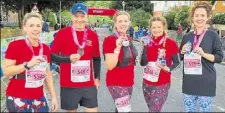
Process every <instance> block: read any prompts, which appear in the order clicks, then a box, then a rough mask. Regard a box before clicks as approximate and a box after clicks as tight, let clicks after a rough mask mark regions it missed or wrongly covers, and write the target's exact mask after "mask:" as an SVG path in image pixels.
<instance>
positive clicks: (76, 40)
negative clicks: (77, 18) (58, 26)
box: [71, 26, 87, 56]
mask: <svg viewBox="0 0 225 113" xmlns="http://www.w3.org/2000/svg"><path fill="white" fill-rule="evenodd" d="M71 27H72V34H73V39H74V43H75V44H76V45H77V46H78V49H77V53H78V54H79V55H80V56H83V55H84V47H85V45H86V43H87V27H86V26H85V30H84V35H83V43H82V44H81V45H80V44H79V42H78V39H77V34H76V31H75V28H74V26H71Z"/></svg>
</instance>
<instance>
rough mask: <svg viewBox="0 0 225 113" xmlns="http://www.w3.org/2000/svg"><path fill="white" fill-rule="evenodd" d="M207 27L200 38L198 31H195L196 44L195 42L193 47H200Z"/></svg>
mask: <svg viewBox="0 0 225 113" xmlns="http://www.w3.org/2000/svg"><path fill="white" fill-rule="evenodd" d="M206 31H207V29H205V30H204V31H203V32H202V33H201V34H200V36H199V38H198V40H197V31H195V32H194V35H195V36H194V44H193V49H195V48H197V47H199V45H200V43H201V42H202V39H203V37H204V35H205V33H206Z"/></svg>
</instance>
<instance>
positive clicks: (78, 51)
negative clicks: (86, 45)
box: [77, 48, 84, 56]
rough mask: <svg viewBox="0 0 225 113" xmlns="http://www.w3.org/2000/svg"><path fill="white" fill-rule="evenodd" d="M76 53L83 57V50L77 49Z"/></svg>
mask: <svg viewBox="0 0 225 113" xmlns="http://www.w3.org/2000/svg"><path fill="white" fill-rule="evenodd" d="M77 53H78V54H79V55H80V56H83V55H84V49H82V48H79V49H77Z"/></svg>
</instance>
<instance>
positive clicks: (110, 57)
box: [105, 48, 120, 70]
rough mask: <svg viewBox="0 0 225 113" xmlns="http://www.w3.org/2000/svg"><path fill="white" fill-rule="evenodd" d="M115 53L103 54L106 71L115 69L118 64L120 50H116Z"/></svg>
mask: <svg viewBox="0 0 225 113" xmlns="http://www.w3.org/2000/svg"><path fill="white" fill-rule="evenodd" d="M115 51H116V52H117V53H115V52H114V53H107V54H105V58H106V59H105V64H106V67H107V69H108V70H112V69H113V68H115V67H116V65H117V63H118V58H119V51H120V48H116V49H115Z"/></svg>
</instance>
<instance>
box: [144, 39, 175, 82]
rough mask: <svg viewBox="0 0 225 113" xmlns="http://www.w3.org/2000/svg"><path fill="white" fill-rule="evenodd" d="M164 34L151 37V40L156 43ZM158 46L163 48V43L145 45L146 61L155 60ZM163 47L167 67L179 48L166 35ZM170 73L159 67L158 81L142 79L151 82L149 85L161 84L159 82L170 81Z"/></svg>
mask: <svg viewBox="0 0 225 113" xmlns="http://www.w3.org/2000/svg"><path fill="white" fill-rule="evenodd" d="M164 36H165V35H162V36H160V37H158V38H157V39H154V38H153V41H154V42H156V43H157V44H158V43H159V42H160V40H161V39H162V38H163V37H164ZM159 48H160V49H162V48H163V43H162V44H161V45H155V46H147V58H148V61H155V62H156V61H157V57H158V49H159ZM165 49H166V60H167V66H168V67H169V66H171V65H172V56H173V55H175V54H178V52H179V49H178V46H177V44H176V42H175V41H174V40H172V39H171V38H168V37H167V39H166V44H165ZM170 75H171V73H170V72H166V71H164V70H162V69H161V71H160V74H159V79H158V82H150V81H147V80H145V79H144V82H145V83H148V84H151V85H161V84H166V83H170Z"/></svg>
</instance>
